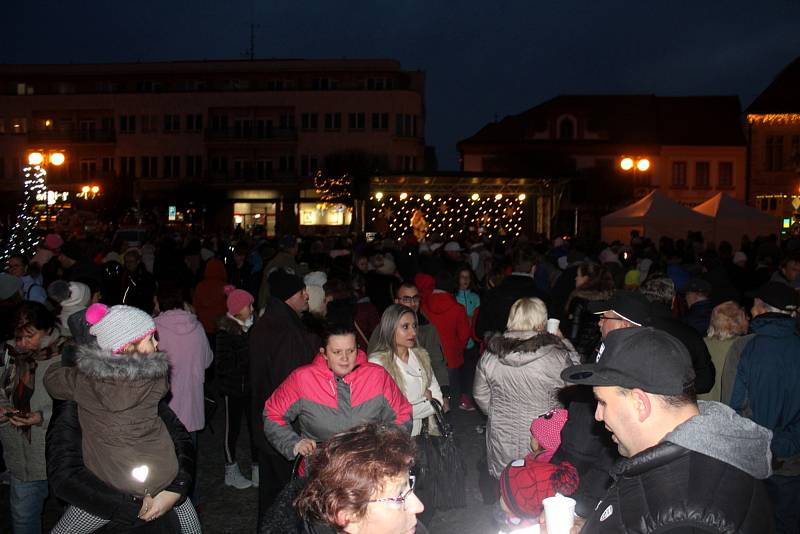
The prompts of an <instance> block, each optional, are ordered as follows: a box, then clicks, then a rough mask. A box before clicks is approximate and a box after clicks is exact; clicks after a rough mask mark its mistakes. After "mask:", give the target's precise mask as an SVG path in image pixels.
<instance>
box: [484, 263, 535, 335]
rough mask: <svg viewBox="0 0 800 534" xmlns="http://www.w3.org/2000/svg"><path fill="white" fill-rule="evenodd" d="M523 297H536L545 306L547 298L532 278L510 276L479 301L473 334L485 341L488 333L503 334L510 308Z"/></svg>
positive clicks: (516, 275)
mask: <svg viewBox="0 0 800 534" xmlns="http://www.w3.org/2000/svg"><path fill="white" fill-rule="evenodd" d="M523 297H537V298H539V299H541V300H543V301H544V303H545V304H547V297H546V296H545V295H543V294H542V293H541V292H540V291H539V289H538V288H537V287H536V282H534V280H533V277H532V276H526V275H520V274H512V275H509V276H508V277H506V279H505V280H503V282H502V283H501V284H500V285H499V286H497V287H496V288H494V289H492V290H490V291H489V292H488V293H486V297H485V298H483V299H482V300H481V308H480V310H481V311H480V313H479V314H478V321H477V324H476V325H475V333H476V334H477V335H478V337H480V338H484V339H486V334H487V333H488V332H498V333H503V332H505V331H506V323H508V313H509V312H510V311H511V306H513V305H514V303H515V302H516V301H517V300H519V299H521V298H523Z"/></svg>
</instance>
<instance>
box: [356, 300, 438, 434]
mask: <svg viewBox="0 0 800 534" xmlns="http://www.w3.org/2000/svg"><path fill="white" fill-rule="evenodd" d="M377 339H378V342H377V346H376V347H375V350H374V351H373V352H372V353H371V354H370V355H369V361H371V362H374V363H377V364H378V365H381V366H382V367H384V368H385V369H386V371H387V372H388V373H389V374H390V375H391V377H392V378H393V379H394V381H395V382H397V386H398V387H399V388H400V391H402V392H403V395H405V396H406V399H408V402H410V403H411V406H412V408H413V417H414V424H413V426H412V430H411V435H412V436H416V435H418V434H419V433H420V431H421V429H422V421H423V420H424V419H426V418H427V417H430V416H431V415H433V414H434V408H433V406H432V405H431V399H436V400H437V401H439V403H440V404H443V400H442V390H441V389H440V388H439V383H438V382H437V381H436V376H435V375H434V374H433V371H432V370H431V360H430V358H429V357H428V353H427V352H426V351H425V349H423V348H422V347H419V346H417V314H416V313H414V310H412V309H411V308H409V307H408V306H403V305H401V304H392V305H391V306H389V307H388V308H386V311H384V312H383V317H381V324H380V326H379V327H378V336H377Z"/></svg>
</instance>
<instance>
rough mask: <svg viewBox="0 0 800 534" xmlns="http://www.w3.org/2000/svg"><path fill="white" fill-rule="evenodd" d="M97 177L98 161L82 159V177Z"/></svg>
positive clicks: (87, 178) (88, 178)
mask: <svg viewBox="0 0 800 534" xmlns="http://www.w3.org/2000/svg"><path fill="white" fill-rule="evenodd" d="M95 178H97V162H96V161H95V160H93V159H83V160H81V179H83V180H94V179H95Z"/></svg>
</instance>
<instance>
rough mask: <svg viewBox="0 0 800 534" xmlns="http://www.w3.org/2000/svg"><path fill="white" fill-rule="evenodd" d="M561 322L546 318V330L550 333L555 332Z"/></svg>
mask: <svg viewBox="0 0 800 534" xmlns="http://www.w3.org/2000/svg"><path fill="white" fill-rule="evenodd" d="M560 323H561V321H559V320H558V319H548V320H547V331H548V332H550V333H551V334H555V333H556V332H558V325H559V324H560Z"/></svg>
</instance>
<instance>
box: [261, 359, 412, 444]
mask: <svg viewBox="0 0 800 534" xmlns="http://www.w3.org/2000/svg"><path fill="white" fill-rule="evenodd" d="M263 415H264V433H265V434H266V436H267V440H268V441H269V442H270V443H271V444H272V446H273V447H275V449H276V450H278V452H280V453H281V454H283V455H284V456H285V457H286V458H289V459H291V458H293V457H294V455H293V454H292V452H293V449H294V446H295V444H296V443H297V442H298V441H300V439H301V436H298V435H297V433H296V432H295V431H294V430H293V429H292V427H291V424H292V423H293V422H294V421H295V420H297V423H298V426H299V429H300V434H301V435H302V437H303V438H308V439H313V440H314V441H317V442H322V441H325V440H327V439H328V438H330V437H331V436H333V435H334V434H337V433H339V432H344V431H345V430H349V429H351V428H353V427H354V426H357V425H359V424H361V423H369V422H374V423H385V424H389V425H398V426H403V427H404V428H406V430H408V431H409V432H410V431H411V422H412V421H411V404H409V402H408V401H407V400H406V398H405V397H404V396H403V392H402V391H400V388H398V387H397V384H395V382H394V380H393V379H392V377H391V376H389V373H387V372H386V370H385V369H384V368H383V367H381V366H380V365H378V364H375V363H369V362H368V361H367V355H366V353H364V352H363V351H358V356H357V357H356V367H355V369H353V370H352V371H350V373H348V374H347V375H345V376H344V377H337V376H334V374H333V371H331V370H330V369H329V368H328V364H327V362H326V361H325V358H323V357H322V355H321V354H317V355H316V356H315V357H314V361H312V362H311V363H310V364H308V365H304V366H302V367H298V368H297V369H295V370H294V371H292V374H290V375H289V377H288V378H287V379H286V380H284V382H283V383H282V384H281V385H280V386H279V387H278V389H276V390H275V392H274V393H273V394H272V396H270V398H269V399H267V402H266V403H265V404H264V414H263Z"/></svg>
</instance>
